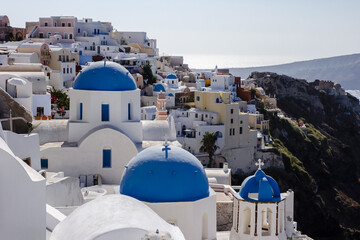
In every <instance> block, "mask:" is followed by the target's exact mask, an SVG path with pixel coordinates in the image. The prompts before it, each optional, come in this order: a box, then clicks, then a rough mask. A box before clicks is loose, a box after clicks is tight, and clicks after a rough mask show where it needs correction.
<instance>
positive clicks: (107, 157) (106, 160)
mask: <svg viewBox="0 0 360 240" xmlns="http://www.w3.org/2000/svg"><path fill="white" fill-rule="evenodd" d="M103 168H111V149H103Z"/></svg>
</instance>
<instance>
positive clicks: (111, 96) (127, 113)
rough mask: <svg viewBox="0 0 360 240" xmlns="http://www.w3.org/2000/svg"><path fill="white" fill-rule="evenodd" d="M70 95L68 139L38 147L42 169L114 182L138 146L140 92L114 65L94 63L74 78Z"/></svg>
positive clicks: (129, 77)
mask: <svg viewBox="0 0 360 240" xmlns="http://www.w3.org/2000/svg"><path fill="white" fill-rule="evenodd" d="M69 97H70V119H69V122H68V126H67V133H68V140H67V142H58V143H48V144H45V145H43V146H42V150H41V158H42V159H41V161H42V168H43V169H47V170H48V171H53V172H59V171H63V172H64V173H65V175H66V176H72V177H79V175H83V176H87V177H88V178H92V175H94V174H99V175H101V177H102V182H103V183H108V184H110V183H111V184H115V183H119V182H120V178H121V173H122V171H123V169H124V168H125V165H126V164H127V163H128V162H129V161H130V159H131V158H132V157H134V156H135V155H136V154H137V153H138V149H137V146H136V144H140V145H141V142H142V125H141V122H140V90H139V89H137V88H136V84H135V81H134V79H133V77H132V76H131V74H130V73H129V72H128V71H127V70H126V69H125V68H124V67H122V66H121V65H119V64H116V63H113V62H107V61H102V62H95V63H92V64H91V65H90V66H88V67H86V68H85V69H84V70H83V71H82V72H81V73H80V74H79V75H78V76H77V78H76V80H75V82H74V87H73V89H71V90H70V92H69ZM87 181H89V179H88V180H87Z"/></svg>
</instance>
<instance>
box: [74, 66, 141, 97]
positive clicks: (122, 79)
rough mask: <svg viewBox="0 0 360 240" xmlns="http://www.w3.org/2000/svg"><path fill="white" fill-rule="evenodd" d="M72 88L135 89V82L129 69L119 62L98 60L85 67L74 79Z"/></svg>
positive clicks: (101, 89)
mask: <svg viewBox="0 0 360 240" xmlns="http://www.w3.org/2000/svg"><path fill="white" fill-rule="evenodd" d="M74 89H78V90H94V91H129V90H135V89H136V83H135V80H134V78H133V77H132V76H131V74H130V73H129V71H128V70H126V69H125V68H124V67H123V66H121V65H120V64H117V63H114V62H109V61H106V62H104V61H100V62H94V63H91V64H90V66H87V67H85V69H84V70H83V71H82V72H81V73H80V74H79V75H78V76H77V78H76V79H75V82H74Z"/></svg>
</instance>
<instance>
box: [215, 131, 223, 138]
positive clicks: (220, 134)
mask: <svg viewBox="0 0 360 240" xmlns="http://www.w3.org/2000/svg"><path fill="white" fill-rule="evenodd" d="M215 136H216V137H217V138H222V137H223V135H222V133H221V132H220V131H217V132H216V133H215Z"/></svg>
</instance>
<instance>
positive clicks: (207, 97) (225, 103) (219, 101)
mask: <svg viewBox="0 0 360 240" xmlns="http://www.w3.org/2000/svg"><path fill="white" fill-rule="evenodd" d="M195 107H196V108H198V109H200V110H207V111H212V112H217V113H219V121H220V123H222V124H224V125H225V136H224V137H225V146H224V148H223V150H222V151H221V154H222V155H223V156H224V157H225V158H226V161H227V162H228V163H229V166H230V167H231V168H233V169H246V170H248V169H249V167H251V166H252V165H253V161H254V158H255V153H256V143H257V142H256V141H257V138H256V133H257V131H256V130H249V114H247V113H242V112H240V110H239V107H240V105H239V104H238V103H231V102H230V93H229V92H195Z"/></svg>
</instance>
